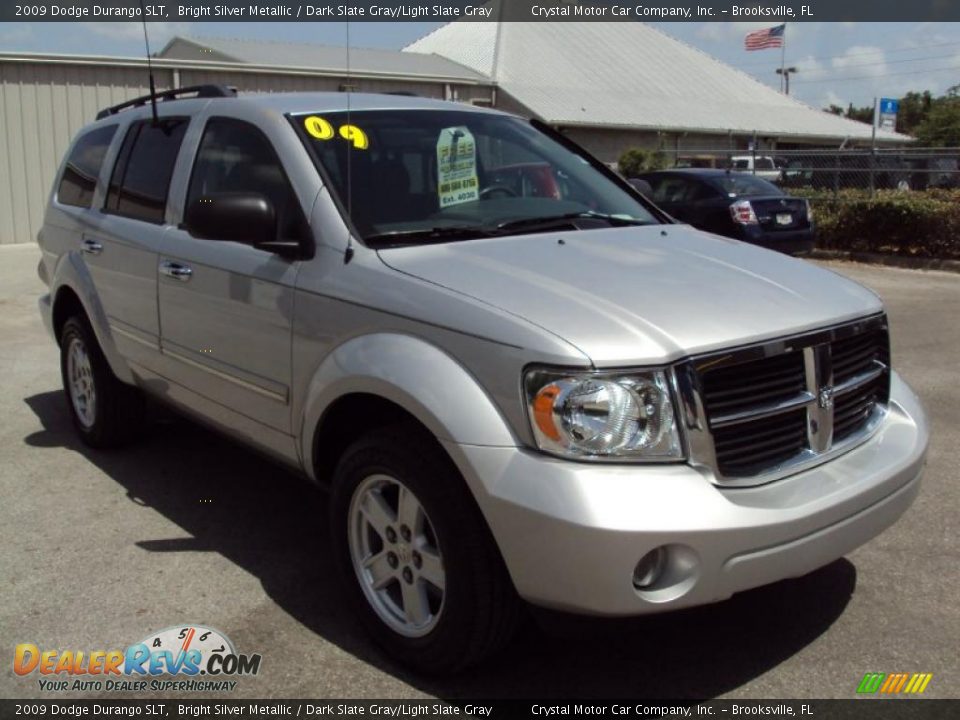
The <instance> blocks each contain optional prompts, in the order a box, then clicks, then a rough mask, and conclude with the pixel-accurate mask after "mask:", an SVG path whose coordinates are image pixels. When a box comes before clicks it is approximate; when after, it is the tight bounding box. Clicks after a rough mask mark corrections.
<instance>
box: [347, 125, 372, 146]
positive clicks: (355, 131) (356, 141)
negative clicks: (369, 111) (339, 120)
mask: <svg viewBox="0 0 960 720" xmlns="http://www.w3.org/2000/svg"><path fill="white" fill-rule="evenodd" d="M340 137H342V138H343V139H344V140H349V141H350V142H352V143H353V146H354V147H355V148H357V149H358V150H366V149H367V147H369V145H370V141H369V140H368V139H367V134H366V133H365V132H364V131H363V130H361V129H360V128H358V127H357V126H356V125H341V126H340Z"/></svg>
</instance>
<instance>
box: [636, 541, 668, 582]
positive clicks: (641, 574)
mask: <svg viewBox="0 0 960 720" xmlns="http://www.w3.org/2000/svg"><path fill="white" fill-rule="evenodd" d="M666 564H667V549H666V548H665V547H663V546H661V547H658V548H654V549H653V550H651V551H650V552H648V553H647V554H646V555H644V556H643V557H642V558H640V562H638V563H637V566H636V567H635V568H634V569H633V586H634V587H635V588H637V590H643V589H645V588H649V587H651V586H652V585H654V584H656V582H657V580H659V579H660V576H661V575H662V574H663V569H664V567H665V566H666Z"/></svg>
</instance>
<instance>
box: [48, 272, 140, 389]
mask: <svg viewBox="0 0 960 720" xmlns="http://www.w3.org/2000/svg"><path fill="white" fill-rule="evenodd" d="M50 287H51V291H50V296H51V298H52V303H51V304H52V307H51V315H52V322H51V326H52V328H53V332H54V334H55V337H56V341H57V344H59V343H60V333H61V331H62V330H63V324H64V323H65V322H66V321H67V320H68V319H69V318H70V317H71V315H74V314H82V315H83V317H84V318H86V321H87V322H88V323H89V324H90V327H91V328H92V330H93V334H94V336H95V337H96V339H97V343H98V344H99V345H100V350H101V351H102V352H103V355H104V357H105V358H106V359H107V364H109V365H110V369H111V370H112V371H113V374H114V375H115V376H116V377H117V378H118V379H119V380H121V381H122V382H125V383H127V384H131V385H132V384H134V383H135V379H134V377H133V373H132V372H131V370H130V367H129V365H127V362H126V360H124V358H123V356H122V355H120V353H119V351H118V350H117V346H116V344H115V343H114V341H113V337H112V335H111V334H110V326H109V323H108V322H107V315H106V313H105V312H104V310H103V306H102V305H101V304H100V300H99V298H98V297H97V294H96V291H95V289H94V286H93V279H92V278H91V277H90V273H89V271H88V270H87V269H86V266H85V265H84V264H83V262H82V261H81V260H79V259H78V258H76V257H75V256H74V255H73V254H70V255H66V256H64V257H63V259H62V260H61V261H60V262H59V263H58V264H57V269H56V272H55V276H54V281H53V282H52V283H51V286H50Z"/></svg>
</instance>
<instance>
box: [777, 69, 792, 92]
mask: <svg viewBox="0 0 960 720" xmlns="http://www.w3.org/2000/svg"><path fill="white" fill-rule="evenodd" d="M795 72H797V69H796V68H795V67H788V68H783V67H779V68H777V75H783V82H784V85H785V87H786V94H787V95H789V94H790V75H791V74H793V73H795Z"/></svg>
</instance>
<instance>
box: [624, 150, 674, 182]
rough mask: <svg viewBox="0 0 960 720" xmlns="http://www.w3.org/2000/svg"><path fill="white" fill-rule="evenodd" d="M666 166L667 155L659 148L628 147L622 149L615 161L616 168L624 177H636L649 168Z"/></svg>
mask: <svg viewBox="0 0 960 720" xmlns="http://www.w3.org/2000/svg"><path fill="white" fill-rule="evenodd" d="M666 166H667V156H666V154H665V153H663V152H661V151H660V150H646V149H644V148H630V149H629V150H626V151H624V153H623V155H621V156H620V160H619V161H618V162H617V169H618V170H619V171H620V174H621V175H623V176H624V177H628V178H630V177H637V176H638V175H640V174H641V173H645V172H650V171H651V170H662V169H663V168H665V167H666Z"/></svg>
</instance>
